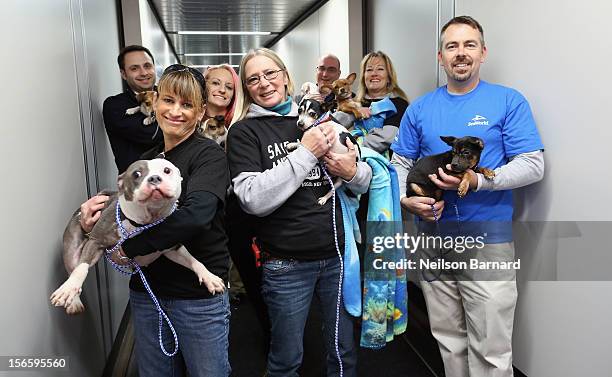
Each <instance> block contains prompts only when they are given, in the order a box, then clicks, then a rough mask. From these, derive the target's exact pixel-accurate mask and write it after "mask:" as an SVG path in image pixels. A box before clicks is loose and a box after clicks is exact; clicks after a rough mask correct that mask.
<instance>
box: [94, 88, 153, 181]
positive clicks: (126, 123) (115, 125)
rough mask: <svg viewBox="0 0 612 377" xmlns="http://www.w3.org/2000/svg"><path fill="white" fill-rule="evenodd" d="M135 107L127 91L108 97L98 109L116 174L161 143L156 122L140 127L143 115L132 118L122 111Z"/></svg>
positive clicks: (132, 98) (132, 97)
mask: <svg viewBox="0 0 612 377" xmlns="http://www.w3.org/2000/svg"><path fill="white" fill-rule="evenodd" d="M138 105H139V104H138V101H137V100H136V96H135V95H134V92H132V91H131V90H128V91H126V92H123V93H120V94H117V95H116V96H112V97H108V98H107V99H106V100H105V101H104V105H103V108H102V114H103V115H104V127H106V133H107V135H108V140H109V141H110V144H111V148H112V149H113V154H114V155H115V164H116V165H117V170H118V171H119V173H123V172H124V171H125V169H127V167H128V166H129V165H130V164H131V163H132V162H134V161H136V160H138V159H139V158H140V156H141V155H142V154H143V153H144V152H146V151H147V150H149V149H151V148H152V147H153V146H155V145H157V144H159V143H160V142H161V141H162V140H163V136H162V132H161V130H159V131H158V130H157V128H158V126H157V122H153V123H152V124H150V125H148V126H145V125H144V124H142V121H143V120H144V119H145V115H144V114H142V113H141V112H138V113H136V114H134V115H127V114H126V113H125V110H126V109H129V108H131V107H136V106H138ZM156 132H157V133H156Z"/></svg>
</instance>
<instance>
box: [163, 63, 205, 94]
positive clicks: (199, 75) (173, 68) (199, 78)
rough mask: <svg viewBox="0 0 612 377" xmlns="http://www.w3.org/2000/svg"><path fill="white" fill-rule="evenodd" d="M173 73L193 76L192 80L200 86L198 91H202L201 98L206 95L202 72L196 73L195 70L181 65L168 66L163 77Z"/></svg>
mask: <svg viewBox="0 0 612 377" xmlns="http://www.w3.org/2000/svg"><path fill="white" fill-rule="evenodd" d="M174 72H189V73H191V75H192V76H193V78H194V79H196V81H197V82H198V84H200V89H202V96H204V94H205V93H206V80H204V75H202V72H200V71H198V70H197V69H195V68H191V67H188V66H186V65H182V64H172V65H169V66H168V67H167V68H166V69H164V73H163V74H164V75H165V74H168V73H174Z"/></svg>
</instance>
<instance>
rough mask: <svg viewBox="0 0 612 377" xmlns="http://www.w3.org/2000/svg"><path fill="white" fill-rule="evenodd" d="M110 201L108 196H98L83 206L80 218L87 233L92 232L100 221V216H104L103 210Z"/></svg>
mask: <svg viewBox="0 0 612 377" xmlns="http://www.w3.org/2000/svg"><path fill="white" fill-rule="evenodd" d="M108 199H109V196H107V195H96V196H93V197H91V198H89V200H87V201H86V202H85V203H83V204H81V216H80V218H79V222H80V223H81V228H83V231H85V233H89V232H91V230H92V229H93V227H94V225H96V222H97V221H98V219H100V215H102V209H104V203H106V201H107V200H108Z"/></svg>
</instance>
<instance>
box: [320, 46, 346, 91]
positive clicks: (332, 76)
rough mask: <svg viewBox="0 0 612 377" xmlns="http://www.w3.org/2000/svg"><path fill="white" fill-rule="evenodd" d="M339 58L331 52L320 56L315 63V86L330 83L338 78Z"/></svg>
mask: <svg viewBox="0 0 612 377" xmlns="http://www.w3.org/2000/svg"><path fill="white" fill-rule="evenodd" d="M340 73H341V72H340V59H338V57H337V56H335V55H332V54H327V55H323V56H321V58H320V59H319V64H317V86H318V87H319V88H321V86H323V85H325V84H328V85H331V84H332V83H333V82H334V81H335V80H338V79H339V78H340Z"/></svg>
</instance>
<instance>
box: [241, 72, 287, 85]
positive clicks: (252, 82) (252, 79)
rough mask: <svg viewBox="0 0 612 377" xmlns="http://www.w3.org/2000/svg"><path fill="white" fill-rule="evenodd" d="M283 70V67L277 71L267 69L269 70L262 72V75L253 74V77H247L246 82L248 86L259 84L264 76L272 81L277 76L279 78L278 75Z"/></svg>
mask: <svg viewBox="0 0 612 377" xmlns="http://www.w3.org/2000/svg"><path fill="white" fill-rule="evenodd" d="M282 71H283V70H282V69H279V70H277V71H267V72H264V73H262V74H261V75H255V76H251V77H249V78H247V79H246V84H247V85H248V86H254V85H257V84H259V81H261V78H262V77H263V78H265V79H266V80H268V81H272V80H274V79H275V78H277V77H278V73H279V72H282Z"/></svg>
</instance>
